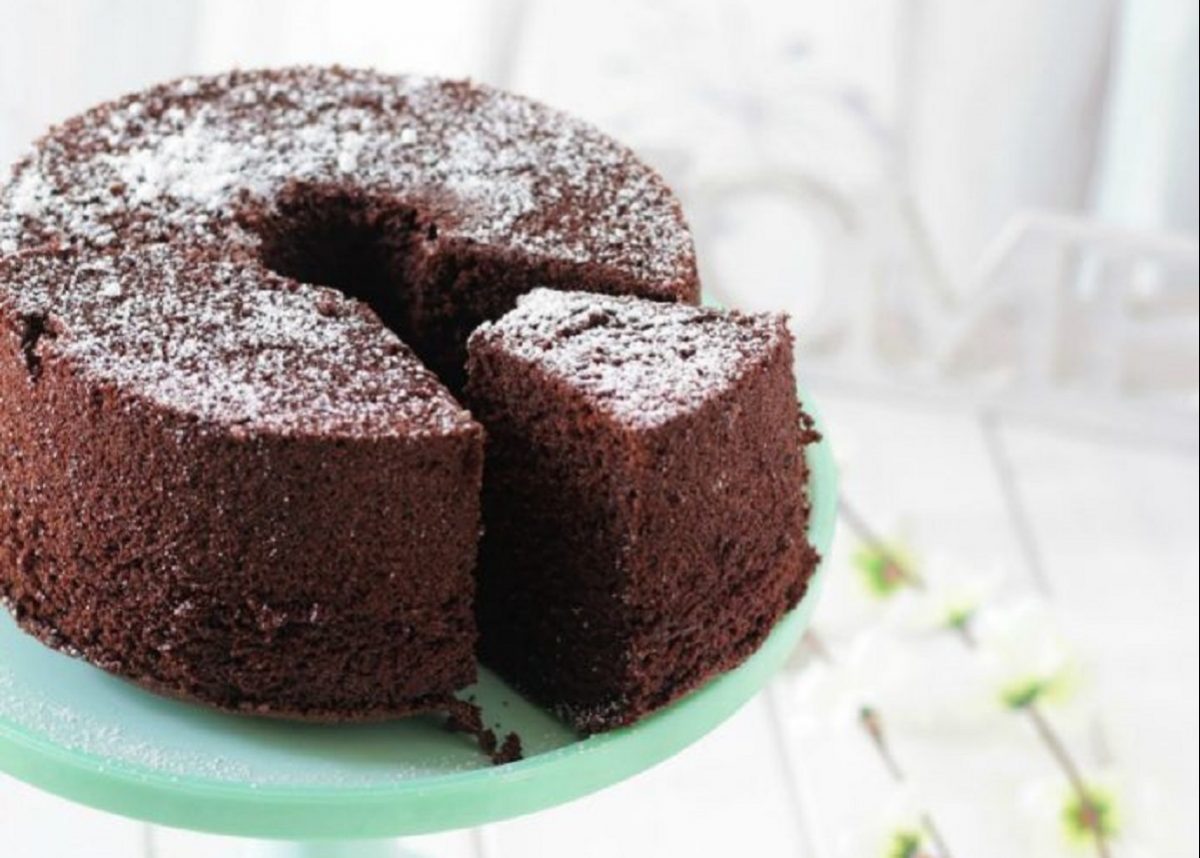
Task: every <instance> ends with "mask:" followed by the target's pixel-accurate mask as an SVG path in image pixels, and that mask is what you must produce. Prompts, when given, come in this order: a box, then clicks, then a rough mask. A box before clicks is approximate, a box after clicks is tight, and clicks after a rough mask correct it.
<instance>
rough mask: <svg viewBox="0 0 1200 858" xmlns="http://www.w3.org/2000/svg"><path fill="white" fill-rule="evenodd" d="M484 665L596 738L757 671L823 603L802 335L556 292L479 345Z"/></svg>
mask: <svg viewBox="0 0 1200 858" xmlns="http://www.w3.org/2000/svg"><path fill="white" fill-rule="evenodd" d="M468 372H469V377H468V383H467V398H468V401H469V404H470V407H471V409H472V414H473V415H474V416H475V417H476V419H478V420H480V421H481V422H482V423H483V424H484V426H485V427H486V429H487V432H488V446H487V461H486V465H485V481H484V521H485V537H484V542H483V546H482V549H481V568H480V571H479V574H478V590H479V598H478V600H477V603H476V604H477V608H476V611H477V618H478V622H479V626H480V634H481V650H480V654H481V658H482V660H483V661H484V662H485V663H486V664H488V665H490V666H492V667H493V668H495V669H496V670H497V671H499V672H500V673H501V674H502V675H503V676H504V677H505V678H506V679H508V680H509V681H510V682H512V683H513V684H514V685H516V686H517V687H518V688H520V689H521V690H522V691H523V692H525V693H527V694H529V695H531V696H532V697H534V698H535V699H537V700H539V701H541V702H542V703H543V704H544V705H548V706H550V707H553V708H554V709H555V710H556V711H558V712H559V713H560V714H561V715H562V716H563V717H564V718H566V719H567V720H569V721H570V722H571V723H572V724H574V725H575V726H576V727H578V728H579V729H581V730H584V731H589V732H590V731H599V730H605V729H609V728H612V727H616V726H620V725H623V724H628V723H630V722H632V721H635V720H637V719H638V718H640V717H641V716H643V715H644V714H646V713H647V712H649V711H651V710H653V709H656V708H658V707H660V706H662V705H664V704H666V703H668V702H669V701H671V700H673V699H675V698H677V697H679V696H680V695H681V694H683V693H685V692H687V691H688V690H690V689H692V688H694V687H696V686H697V685H698V684H699V683H701V682H702V681H703V680H705V679H706V678H708V677H710V676H712V675H713V674H715V673H717V672H719V671H722V670H726V669H728V668H730V667H733V666H734V665H736V664H737V663H739V662H740V661H741V660H742V659H744V658H745V657H746V656H748V655H749V654H750V653H751V652H752V651H753V650H754V649H755V648H756V647H757V646H758V644H759V643H760V642H761V641H762V640H763V638H764V637H765V636H766V635H767V633H768V632H769V631H770V629H771V627H772V626H773V625H774V623H775V621H776V620H778V619H779V617H780V616H781V615H782V614H783V613H784V612H785V611H787V610H788V609H789V608H791V607H792V606H794V605H795V604H796V603H797V602H798V601H799V599H800V597H801V595H802V594H803V593H804V589H805V585H806V583H807V581H808V578H809V576H810V575H811V573H812V571H813V569H814V568H815V565H816V561H817V556H816V552H815V551H814V550H813V549H812V548H811V547H810V546H809V545H808V543H807V541H806V539H805V526H806V520H807V515H808V503H807V498H806V495H805V479H806V466H805V459H804V455H803V452H804V445H805V444H806V443H808V442H810V441H812V440H813V439H814V438H815V432H814V431H813V429H812V426H811V423H810V422H809V420H808V419H807V418H806V417H805V415H804V414H803V412H802V411H801V409H800V407H799V405H798V403H797V400H796V391H795V384H794V381H793V376H792V346H791V338H790V336H789V334H788V332H787V329H786V327H785V323H784V319H783V318H782V317H781V316H774V315H744V314H740V313H726V312H720V311H717V310H711V309H702V308H695V307H687V306H682V305H665V304H660V303H655V302H651V301H645V300H641V299H637V298H625V297H607V296H598V295H594V294H587V293H582V292H555V291H551V290H547V289H539V290H536V291H534V292H532V293H530V294H529V295H527V296H526V297H524V298H523V299H521V301H520V303H519V305H518V307H517V309H515V310H513V311H511V312H510V313H508V314H507V315H505V316H504V317H503V318H501V319H500V320H499V321H497V322H493V323H489V324H485V325H483V326H482V327H480V328H479V329H477V330H476V332H475V333H474V334H473V335H472V337H471V339H470V343H469V363H468Z"/></svg>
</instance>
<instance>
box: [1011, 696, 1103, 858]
mask: <svg viewBox="0 0 1200 858" xmlns="http://www.w3.org/2000/svg"><path fill="white" fill-rule="evenodd" d="M1025 714H1026V715H1028V716H1029V721H1030V723H1031V724H1033V728H1034V730H1036V731H1037V734H1038V738H1040V739H1041V740H1042V743H1043V744H1044V745H1045V746H1046V748H1047V749H1048V750H1049V751H1050V755H1051V756H1052V757H1054V760H1055V762H1057V763H1058V767H1059V768H1060V769H1062V771H1063V774H1064V775H1066V777H1067V781H1068V782H1069V783H1070V784H1071V789H1072V790H1073V791H1074V792H1075V796H1076V798H1078V799H1079V806H1080V807H1081V808H1082V809H1083V814H1084V817H1083V823H1084V825H1086V826H1087V827H1088V828H1089V829H1090V830H1091V832H1092V837H1093V838H1094V839H1095V841H1096V854H1097V855H1098V856H1100V858H1110V856H1111V854H1112V853H1111V852H1110V851H1109V848H1108V841H1107V840H1106V839H1105V837H1104V829H1103V827H1102V825H1101V821H1100V816H1099V814H1098V813H1096V811H1095V810H1094V808H1093V807H1092V796H1091V793H1089V792H1088V788H1087V784H1086V783H1084V780H1083V775H1082V773H1081V772H1080V771H1079V767H1078V766H1077V765H1075V761H1074V760H1073V759H1072V758H1071V754H1070V753H1069V752H1068V751H1067V746H1066V745H1064V744H1063V742H1062V740H1061V739H1059V738H1058V734H1057V733H1055V732H1054V728H1053V727H1051V726H1050V722H1049V721H1047V720H1046V716H1045V715H1044V714H1042V710H1041V709H1040V708H1039V707H1038V705H1037V703H1036V702H1034V703H1030V704H1029V705H1028V706H1026V707H1025Z"/></svg>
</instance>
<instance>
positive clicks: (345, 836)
mask: <svg viewBox="0 0 1200 858" xmlns="http://www.w3.org/2000/svg"><path fill="white" fill-rule="evenodd" d="M808 459H809V465H810V472H811V473H810V496H811V499H812V519H811V522H810V529H809V539H810V540H811V541H812V543H813V545H814V546H816V548H817V550H818V551H820V552H821V554H822V555H825V554H827V551H828V548H829V544H830V541H831V539H832V535H833V526H834V519H835V514H836V505H837V502H836V491H837V489H836V476H835V473H834V467H833V461H832V457H831V454H830V450H829V447H828V444H827V442H822V443H820V444H817V445H814V446H812V447H810V448H809V450H808ZM823 575H824V573H823V572H821V571H819V572H818V575H817V576H816V578H814V580H813V582H812V584H811V585H810V587H809V591H808V593H807V595H806V596H805V598H804V600H803V601H802V602H801V603H800V605H799V606H797V607H796V608H795V609H794V610H793V611H792V612H791V613H789V614H788V615H787V616H785V617H784V618H783V619H782V620H781V621H780V622H779V624H778V625H777V626H776V628H775V629H774V631H772V632H771V635H770V636H769V637H768V638H767V640H766V641H765V642H764V643H763V645H762V647H761V648H760V649H759V650H758V651H757V652H756V653H755V654H754V655H752V656H751V657H750V658H749V659H747V660H746V662H745V663H743V664H742V665H741V666H740V667H738V668H737V669H736V670H733V671H731V672H729V673H727V674H724V675H723V676H720V677H718V678H716V679H714V680H713V681H711V682H709V683H708V684H707V685H705V686H704V687H703V688H700V689H699V690H697V691H695V692H693V693H692V694H689V695H688V696H686V697H684V698H683V699H681V700H679V701H678V702H676V703H675V704H673V705H671V706H669V707H667V708H666V709H663V710H662V711H660V712H658V713H656V714H655V715H653V716H651V717H649V718H646V719H645V720H643V721H641V722H639V723H638V724H635V725H633V726H632V727H627V728H623V729H620V730H614V731H612V732H609V733H603V734H600V735H597V736H591V737H589V738H586V739H583V738H580V737H579V736H578V735H577V734H575V733H574V732H572V731H571V730H569V729H568V728H567V727H565V726H564V725H562V724H561V723H559V722H558V721H557V720H555V719H554V718H553V717H552V716H550V715H549V714H547V713H546V712H544V711H542V710H541V709H538V708H537V707H536V706H534V705H532V704H531V703H529V702H528V701H526V700H524V699H523V698H521V697H520V696H519V695H518V694H516V693H515V692H514V691H512V690H511V689H510V688H508V687H507V686H506V685H505V684H504V683H503V682H501V681H500V680H499V679H498V678H497V677H495V676H494V675H492V674H490V673H489V672H488V671H486V670H484V671H481V677H480V681H479V683H477V685H475V686H473V687H472V688H470V689H468V690H467V691H466V692H464V694H466V695H471V696H473V698H474V699H475V701H476V702H477V703H478V704H479V705H480V706H481V707H482V708H483V711H484V716H485V721H486V722H487V723H488V724H489V725H498V726H497V733H498V734H500V735H503V734H504V733H506V732H508V731H516V732H517V733H519V734H520V736H521V739H522V741H523V743H524V750H525V759H523V760H521V761H519V762H515V763H510V764H508V765H504V766H493V765H490V764H489V763H488V762H487V761H486V760H485V759H483V757H482V755H481V754H480V753H479V750H478V748H477V747H475V745H474V743H473V740H471V739H470V738H469V737H466V736H463V735H460V734H453V733H450V732H448V731H447V730H446V729H445V728H444V727H443V726H442V724H441V723H440V722H439V721H438V720H437V719H435V718H424V717H418V718H409V719H405V720H402V721H396V722H389V723H384V724H365V725H334V726H329V725H311V724H295V723H289V722H283V721H272V720H266V719H259V718H247V717H243V716H235V715H227V714H223V713H220V712H214V711H210V710H208V709H204V708H201V707H198V706H192V705H188V704H186V703H180V702H176V701H172V700H167V699H164V698H161V697H157V696H155V695H152V694H149V693H147V692H145V691H142V690H141V689H139V688H136V687H134V686H132V685H130V684H128V683H126V682H123V681H121V680H119V679H115V678H114V677H112V676H109V675H108V674H106V673H104V672H103V671H100V670H97V669H95V668H93V667H91V666H90V665H88V664H85V663H84V662H82V661H78V660H75V659H72V658H69V657H67V656H65V655H62V654H60V653H57V652H53V651H51V650H49V649H47V648H46V647H44V646H42V645H41V644H39V643H38V642H36V641H35V640H33V639H32V638H30V637H28V636H26V635H24V634H22V633H21V632H20V631H19V630H18V628H17V627H16V625H15V623H14V622H13V621H12V619H11V617H10V616H9V615H8V613H7V612H6V611H0V771H4V772H7V773H9V774H11V775H13V776H14V777H16V778H19V779H21V780H24V781H27V782H28V783H30V784H32V785H34V786H37V787H40V788H42V789H45V790H47V791H49V792H52V793H55V794H57V795H60V796H62V797H64V798H67V799H71V800H73V801H78V802H81V803H83V804H86V805H90V806H92V807H95V808H99V809H101V810H106V811H111V812H113V813H118V814H122V815H125V816H129V817H133V818H136V819H142V820H146V821H149V822H154V823H159V824H162V825H169V826H176V827H179V828H188V829H193V830H197V831H205V832H212V833H217V834H227V835H235V836H242V837H253V838H262V839H265V840H278V841H290V842H277V843H271V842H264V843H260V844H258V847H259V849H260V850H261V851H260V853H259V855H260V856H261V858H301V856H304V858H345V856H353V858H375V856H383V855H394V854H395V853H394V852H393V851H391V850H393V849H394V848H395V847H394V845H393V844H391V843H388V842H386V841H384V840H382V838H395V837H402V836H404V835H408V834H424V833H430V832H436V831H445V830H450V829H456V828H465V827H469V826H475V825H480V824H483V823H487V822H493V821H496V820H501V819H506V818H509V817H513V816H519V815H521V814H525V813H531V812H533V811H537V810H541V809H543V808H547V807H551V806H553V805H556V804H561V803H563V802H567V801H570V800H572V799H575V798H578V797H580V796H583V795H587V794H588V793H591V792H594V791H596V790H598V789H601V788H602V787H605V786H608V785H610V784H614V783H617V782H618V781H621V780H624V779H625V778H628V777H630V776H631V775H634V774H636V773H638V772H640V771H642V770H644V769H646V768H649V767H650V766H652V765H654V764H655V763H658V762H660V761H662V760H664V759H666V758H667V757H670V756H671V755H673V754H675V753H676V752H678V751H680V750H682V749H683V748H685V747H687V746H688V745H690V744H691V743H692V742H695V741H696V740H697V739H699V738H701V737H702V736H704V735H705V734H706V733H708V732H709V731H711V730H712V729H713V728H714V727H716V726H717V725H719V724H720V723H721V722H722V721H724V720H725V719H726V718H728V717H729V716H730V715H732V714H733V713H734V712H735V711H736V710H737V709H738V708H739V707H740V706H741V705H742V704H743V703H745V702H746V701H747V700H749V699H750V698H751V697H753V696H754V694H755V693H756V692H757V691H758V690H759V689H760V688H761V687H762V686H763V685H764V684H765V683H766V682H767V680H768V679H769V678H770V677H771V675H772V674H774V673H775V671H776V670H777V669H778V668H779V667H780V666H781V665H782V664H783V662H784V660H785V659H786V658H787V656H788V654H789V653H790V652H791V651H792V649H793V648H794V647H795V645H796V643H797V641H798V640H799V638H800V636H801V634H802V633H803V631H804V629H805V628H806V627H807V625H808V619H809V615H810V613H811V612H812V608H813V604H814V603H815V601H816V599H817V596H818V592H819V589H820V585H821V579H822V577H823Z"/></svg>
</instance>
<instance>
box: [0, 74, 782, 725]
mask: <svg viewBox="0 0 1200 858" xmlns="http://www.w3.org/2000/svg"><path fill="white" fill-rule="evenodd" d="M534 286H560V287H564V286H569V287H571V288H576V289H584V290H593V291H599V292H609V293H629V294H637V295H641V296H645V297H647V298H653V299H656V300H659V301H663V302H672V301H682V302H694V301H695V299H696V296H697V283H696V271H695V262H694V259H693V252H692V245H691V239H690V237H689V234H688V230H687V228H686V226H685V224H684V221H683V217H682V215H681V213H680V209H679V206H678V204H677V202H676V201H675V199H674V198H673V196H672V195H671V193H670V192H669V191H668V189H667V188H666V186H665V185H664V184H663V182H662V181H661V179H660V178H659V177H658V176H657V174H655V173H654V172H653V171H652V170H650V169H649V168H648V167H646V166H644V165H643V164H641V163H640V162H639V161H638V160H637V158H636V157H634V156H633V154H632V153H631V152H630V151H629V150H627V149H625V148H624V147H622V146H620V145H619V144H617V143H615V142H613V141H612V140H610V139H608V138H607V137H605V136H603V135H602V134H600V133H599V132H597V131H596V130H595V129H593V128H591V127H589V126H587V125H585V124H583V123H580V122H578V121H575V120H573V119H570V118H568V117H565V116H564V115H562V114H560V113H558V112H555V111H553V110H551V109H549V108H546V107H543V106H541V105H538V104H536V103H533V102H531V101H527V100H525V99H522V98H519V97H517V96H513V95H508V94H505V93H501V92H497V91H495V90H491V89H488V88H486V87H482V86H477V85H473V84H469V83H462V82H451V81H442V80H433V79H424V78H412V77H389V76H384V75H379V74H375V73H370V72H360V71H348V70H343V69H292V70H284V71H264V72H248V73H240V72H235V73H231V74H225V75H220V76H216V77H207V78H189V79H185V80H181V81H177V82H175V83H171V84H167V85H164V86H160V87H157V88H154V89H151V90H149V91H147V92H144V93H141V94H137V95H132V96H129V97H127V98H123V99H121V100H118V101H115V102H112V103H109V104H105V105H102V106H100V107H97V108H95V109H94V110H91V111H89V112H87V113H85V114H83V115H82V116H79V117H77V118H75V119H72V120H69V121H68V122H66V123H64V124H63V125H61V126H59V127H57V128H55V129H52V130H51V131H50V132H49V133H48V134H47V135H46V136H45V137H44V138H42V139H41V140H40V141H39V142H38V143H37V145H36V147H35V148H34V150H33V151H32V153H31V154H29V155H28V156H27V157H25V158H24V159H23V160H21V161H20V162H19V163H18V164H17V166H16V168H15V172H14V174H13V177H12V179H11V181H10V182H9V183H8V184H7V185H6V186H5V187H4V188H3V190H0V599H3V600H4V601H5V602H7V604H8V605H9V607H10V609H11V610H12V611H13V613H14V615H15V616H16V618H17V620H18V621H19V622H20V623H21V625H22V626H23V627H24V628H26V629H27V630H29V631H31V632H33V633H35V634H37V635H39V636H40V637H41V638H42V639H43V640H45V641H46V642H48V643H50V644H52V645H54V646H58V647H61V648H64V649H67V650H69V651H72V652H75V653H77V654H79V655H81V656H82V657H84V658H86V659H87V660H89V661H91V662H93V663H94V664H97V665H99V666H101V667H103V668H105V669H107V670H109V671H112V672H113V673H116V674H119V675H121V676H124V677H127V678H129V679H132V680H134V681H135V682H138V683H141V684H142V685H145V686H147V687H150V688H153V689H155V690H158V691H160V692H164V693H167V694H173V695H177V696H181V697H185V698H188V699H192V700H198V701H203V702H206V703H209V704H212V705H215V706H219V707H223V708H227V709H234V710H240V711H251V712H256V713H262V714H270V715H279V716H287V717H298V718H311V719H331V720H341V719H360V718H381V717H389V716H395V715H402V714H406V713H410V712H416V711H422V710H428V709H436V708H439V707H441V706H443V705H444V704H445V702H446V701H447V700H448V698H449V695H450V693H451V692H452V691H453V690H454V689H457V688H460V687H461V686H463V685H464V684H466V683H468V682H470V681H471V680H472V678H473V677H474V673H475V659H474V654H473V653H474V646H475V638H476V625H475V622H474V620H473V618H472V605H473V598H474V593H473V582H472V570H473V568H474V564H475V559H476V548H477V542H478V538H479V529H480V518H479V492H480V479H481V467H482V462H483V444H484V434H483V430H482V429H481V428H480V426H479V424H478V423H477V422H476V421H475V420H474V419H473V418H472V416H471V415H470V414H468V413H467V412H466V411H465V410H464V409H463V408H462V407H460V406H459V405H458V403H457V402H456V401H455V399H454V392H456V391H457V390H458V389H459V387H460V386H461V383H462V380H463V360H464V357H465V341H466V338H467V336H468V335H469V333H470V332H471V331H472V330H473V329H474V328H475V327H476V326H477V325H478V324H479V323H480V322H481V321H483V320H486V319H489V318H495V317H498V316H499V315H501V314H502V313H504V312H505V311H507V310H508V309H510V308H511V307H512V306H513V304H514V303H515V301H516V298H517V296H518V295H520V294H522V293H523V292H525V291H527V290H528V289H530V288H531V287H534ZM482 341H483V342H486V341H487V339H486V338H485V339H484V340H482ZM426 367H428V368H426ZM439 376H440V379H439ZM771 414H772V415H774V414H775V412H774V411H772V412H771ZM791 418H794V415H790V417H789V419H791ZM765 419H766V418H765V416H764V418H763V421H760V422H764V425H765ZM793 422H794V421H793ZM739 425H740V424H739ZM756 425H757V424H756ZM731 437H732V436H731ZM793 452H794V451H793ZM606 455H607V454H606ZM500 461H503V457H501V459H500ZM793 467H796V466H795V465H794V464H793ZM501 479H508V484H510V485H514V486H515V483H514V481H513V480H511V478H504V477H503V476H502V477H501ZM797 485H798V484H797ZM493 496H495V493H494V492H493ZM590 508H591V506H589V509H590ZM622 509H624V507H622ZM588 514H589V515H590V513H588ZM582 515H583V513H581V516H582ZM582 520H583V518H580V519H579V521H582ZM739 521H744V519H742V520H739ZM503 526H504V523H503V518H497V520H496V522H495V527H496V528H502V527H503ZM756 526H757V525H756ZM772 526H773V525H772ZM734 532H735V533H736V531H734ZM606 533H607V531H606ZM646 538H655V537H654V536H653V534H651V533H650V532H649V531H647V534H646ZM772 538H774V536H773V537H772ZM789 538H790V537H789ZM779 539H781V540H782V539H784V537H783V536H779ZM784 541H786V540H784ZM503 542H504V537H503V535H502V534H500V533H499V532H497V536H496V542H495V544H496V546H497V548H498V549H499V547H501V546H503ZM730 550H733V551H735V552H736V551H742V550H744V549H742V548H732V549H730ZM593 565H594V564H593ZM621 568H622V569H624V568H625V567H624V566H622V567H621ZM794 572H795V570H793V573H794ZM588 574H595V570H594V569H592V568H591V567H589V571H588ZM614 574H615V573H614ZM793 577H795V575H794V574H793ZM792 583H793V584H795V582H794V581H793V582H792ZM798 586H799V585H798V584H796V587H797V588H798ZM797 591H798V590H797ZM488 592H494V588H491V589H489V590H488ZM517 593H518V594H524V596H528V595H531V594H532V591H531V589H530V588H529V587H527V586H522V587H520V588H519V589H518V591H517ZM646 594H647V595H646V598H650V596H649V595H648V594H649V591H648V590H647V591H646ZM791 595H792V594H791V591H790V590H789V592H788V594H787V596H786V598H791ZM524 596H518V595H514V597H513V600H514V601H520V599H521V598H524ZM664 598H665V597H664ZM764 598H767V597H766V596H764ZM770 598H771V599H773V600H774V601H778V602H780V604H782V602H783V601H785V596H784V595H778V596H776V595H772V596H771V597H770ZM606 604H607V603H604V602H600V603H598V606H599V607H601V608H604V607H605V605H606ZM772 604H774V602H772ZM521 610H522V611H524V612H525V614H528V613H529V612H530V610H531V607H530V606H529V605H525V604H522V608H521ZM484 615H485V616H487V617H494V616H496V614H495V612H494V611H493V610H491V609H489V610H487V611H485V614H484ZM643 619H644V617H643ZM761 619H762V621H763V622H765V621H766V620H765V615H764V617H763V618H761ZM759 621H760V618H758V617H756V618H755V619H754V620H753V621H752V622H754V623H758V622H759ZM596 622H597V623H600V624H605V623H608V622H609V619H608V618H606V617H604V616H598V617H597V618H596ZM664 628H666V627H664ZM671 628H672V629H674V626H671ZM638 633H639V634H644V633H645V630H644V629H640V627H639V630H638ZM671 633H672V634H676V633H678V630H675V631H672V632H671ZM722 634H723V635H724V636H725V637H726V638H728V641H729V643H730V644H731V645H733V646H735V647H740V648H744V647H745V646H746V645H748V644H747V642H748V641H749V639H750V637H752V635H751V632H750V630H749V629H743V628H742V627H741V626H739V627H738V628H737V629H730V630H727V631H725V632H722ZM735 638H736V640H735ZM687 640H690V638H688V639H687ZM639 641H640V638H639ZM685 642H686V641H685ZM638 646H639V647H641V646H643V644H642V643H638ZM689 646H690V644H689ZM641 651H642V650H640V649H639V650H638V652H641ZM706 651H707V650H706ZM689 658H690V656H689ZM705 658H708V657H707V656H705ZM706 663H707V662H706ZM697 664H699V663H698V662H697ZM655 669H656V670H657V668H655ZM671 669H672V670H675V668H671ZM679 669H680V670H683V669H684V668H683V667H680V668H679ZM697 669H699V668H697ZM706 669H707V668H706ZM613 671H614V676H617V675H618V674H619V677H621V678H623V677H625V676H626V674H627V673H628V671H627V670H626V669H625V668H624V667H620V668H617V667H614V668H613ZM559 672H560V671H559V670H558V668H557V667H556V668H555V669H554V673H555V675H558V673H559ZM680 676H681V678H679V679H678V680H671V681H675V682H679V683H684V682H689V681H691V678H690V677H691V676H692V674H690V673H689V674H687V676H683V675H682V674H681V675H680ZM605 687H606V688H607V687H608V685H606V686H605ZM639 688H640V686H639ZM659 696H660V697H661V696H662V695H659ZM649 703H650V700H649V698H646V699H643V698H641V697H639V698H638V699H637V703H636V705H638V706H644V705H649ZM628 711H632V710H628Z"/></svg>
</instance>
